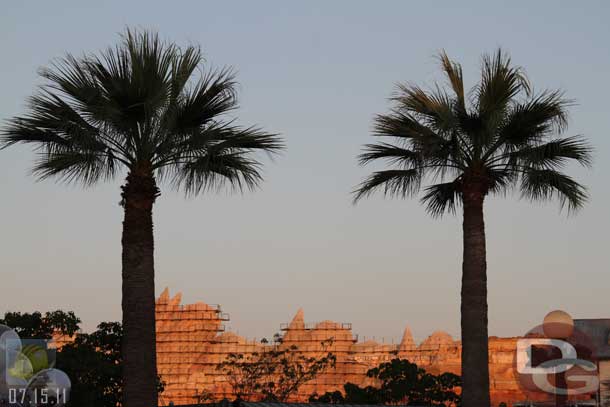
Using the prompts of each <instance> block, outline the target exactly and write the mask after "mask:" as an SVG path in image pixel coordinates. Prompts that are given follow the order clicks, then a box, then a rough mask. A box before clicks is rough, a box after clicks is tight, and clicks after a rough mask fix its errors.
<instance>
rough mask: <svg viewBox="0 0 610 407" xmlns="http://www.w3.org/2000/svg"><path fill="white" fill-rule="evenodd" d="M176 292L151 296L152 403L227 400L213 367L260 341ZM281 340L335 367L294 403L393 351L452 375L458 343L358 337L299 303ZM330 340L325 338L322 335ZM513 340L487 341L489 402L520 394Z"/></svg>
mask: <svg viewBox="0 0 610 407" xmlns="http://www.w3.org/2000/svg"><path fill="white" fill-rule="evenodd" d="M180 301H181V295H180V294H178V295H176V296H175V297H173V298H171V299H170V296H169V292H168V290H167V289H166V290H165V291H164V292H163V294H161V296H160V297H159V299H158V300H157V305H156V307H157V308H156V313H157V361H158V362H157V363H158V371H159V374H160V375H161V377H162V380H163V381H165V383H166V387H165V391H164V393H163V394H162V395H161V396H160V405H167V404H169V402H170V401H172V402H173V403H174V404H175V405H180V404H192V403H196V402H198V401H204V400H205V399H206V398H207V397H211V398H212V399H214V400H219V399H222V398H224V397H228V398H231V397H232V394H231V388H230V386H229V385H228V384H227V382H226V380H225V378H224V377H223V375H222V373H221V372H219V371H218V370H217V369H216V366H217V365H218V364H219V363H220V362H222V361H223V360H224V359H225V358H226V356H227V355H228V354H229V353H244V354H248V353H252V352H259V351H261V350H262V349H263V348H264V347H265V346H272V345H263V344H261V343H258V342H255V341H250V340H247V339H245V338H243V337H240V336H238V335H236V334H234V333H230V332H224V327H223V325H222V322H223V321H226V320H228V316H227V315H226V314H223V313H222V311H221V309H220V307H219V306H213V305H207V304H204V303H197V304H192V305H181V304H180ZM281 328H282V330H283V331H284V336H283V342H282V346H291V345H296V346H298V348H299V350H300V351H302V352H303V353H304V354H306V355H308V356H322V355H324V354H325V353H326V352H328V351H330V352H333V353H334V354H335V355H336V357H337V363H336V366H335V367H334V368H333V369H330V370H328V371H327V372H325V373H324V374H322V375H320V376H318V377H317V378H316V379H315V380H314V381H312V382H310V383H307V384H306V385H304V386H302V387H301V389H300V390H299V394H298V395H297V396H296V397H295V400H294V401H306V400H307V399H308V398H309V396H310V395H311V394H312V393H314V392H317V393H318V394H323V393H324V392H326V391H332V390H336V389H342V386H343V384H344V383H346V382H348V381H349V382H352V383H356V384H359V385H366V384H372V383H371V382H370V379H368V378H367V377H366V374H365V373H366V371H367V370H368V369H370V368H372V367H375V366H377V365H378V364H379V363H381V362H383V361H389V360H391V359H393V358H395V357H397V356H398V357H400V358H404V359H408V360H409V361H411V362H414V363H417V364H418V365H420V366H421V367H423V368H425V369H426V370H428V371H430V372H433V373H437V374H438V373H441V372H453V373H456V374H459V373H460V357H461V349H460V342H459V341H454V340H453V338H451V336H450V335H449V334H447V333H445V332H440V331H438V332H435V333H433V334H432V335H430V336H429V337H428V338H427V339H426V340H424V341H423V342H422V343H421V344H419V345H417V344H416V343H415V341H414V340H413V336H412V334H411V331H410V329H409V328H408V327H407V328H406V329H405V331H404V334H403V338H402V340H401V342H400V343H399V344H383V343H381V344H380V343H377V342H375V341H365V342H358V341H357V338H356V337H354V335H353V334H352V329H351V328H352V327H351V324H346V323H337V322H332V321H323V322H319V323H316V324H309V323H305V319H304V313H303V310H301V309H299V310H298V312H297V314H296V315H295V316H294V318H293V320H292V322H290V323H289V324H284V325H282V327H281ZM329 339H332V344H331V345H330V346H329V345H328V344H326V345H323V344H322V342H323V341H327V340H329ZM517 339H518V338H497V337H491V338H490V340H489V360H490V372H491V391H492V401H493V405H498V404H499V403H500V402H502V401H504V402H507V403H508V404H509V405H510V404H511V402H514V401H517V400H524V399H526V398H527V396H526V395H525V394H523V393H522V391H521V390H520V388H519V384H518V383H517V380H516V378H515V376H514V371H513V359H514V350H515V347H516V341H517Z"/></svg>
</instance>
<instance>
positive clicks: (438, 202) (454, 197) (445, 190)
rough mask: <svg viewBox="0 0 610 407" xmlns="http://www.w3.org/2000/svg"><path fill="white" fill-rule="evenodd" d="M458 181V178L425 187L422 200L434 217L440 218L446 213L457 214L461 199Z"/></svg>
mask: <svg viewBox="0 0 610 407" xmlns="http://www.w3.org/2000/svg"><path fill="white" fill-rule="evenodd" d="M458 181H459V180H457V179H456V180H454V181H453V182H445V183H441V184H435V185H431V186H429V187H426V188H425V189H424V195H423V196H422V198H421V202H422V204H424V205H425V206H426V210H427V211H428V213H429V214H430V215H431V216H432V217H435V218H439V217H441V216H442V215H443V214H445V213H451V214H455V212H456V209H457V207H458V206H459V205H460V201H461V199H460V191H459V182H458Z"/></svg>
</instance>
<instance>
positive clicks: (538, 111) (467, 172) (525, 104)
mask: <svg viewBox="0 0 610 407" xmlns="http://www.w3.org/2000/svg"><path fill="white" fill-rule="evenodd" d="M439 59H440V62H441V66H442V69H443V72H444V75H445V76H446V79H447V81H448V89H446V88H444V87H443V86H441V85H438V84H437V85H436V86H435V87H433V88H432V89H430V90H424V89H422V88H420V87H418V86H415V85H399V86H398V90H397V91H396V93H395V95H394V96H393V97H392V98H391V100H392V101H393V102H394V107H393V108H392V110H391V111H390V113H388V114H384V115H379V116H377V117H376V118H375V127H374V136H377V137H383V138H390V139H391V140H394V142H393V143H387V142H377V143H375V144H368V145H366V146H365V148H364V152H363V153H362V154H361V155H360V157H359V159H360V163H361V164H363V165H364V164H367V163H369V162H373V161H379V160H381V161H385V162H388V163H389V164H390V165H391V168H390V169H385V170H381V171H377V172H374V173H373V174H372V175H370V176H369V177H368V178H366V179H365V180H364V181H363V182H362V183H361V184H360V185H359V186H358V187H357V189H356V191H355V200H356V201H358V200H359V199H361V198H364V197H366V196H368V195H370V194H371V193H373V192H376V191H380V192H382V193H384V194H385V195H388V196H394V197H402V198H404V197H407V196H414V195H417V194H418V192H420V191H422V192H423V194H422V196H421V202H422V203H423V204H424V205H425V206H426V208H427V210H428V212H429V213H430V214H431V215H432V216H434V217H440V216H441V215H443V214H444V213H446V212H449V213H455V212H456V210H457V209H458V207H459V206H461V207H462V211H463V245H464V249H463V250H464V251H463V264H462V292H461V334H462V377H463V387H462V402H463V403H462V405H464V406H467V407H489V405H490V398H489V370H488V335H487V263H486V249H485V224H484V220H483V204H484V201H485V198H486V197H487V196H488V195H491V194H504V193H505V192H507V191H508V190H510V189H512V188H517V189H518V190H520V191H521V194H522V196H523V197H525V198H528V199H531V200H546V199H550V198H558V199H559V201H560V203H561V206H562V207H563V206H566V207H567V209H568V210H569V211H572V210H576V209H578V208H580V207H581V206H582V205H583V204H584V203H585V201H586V199H587V194H586V191H585V188H584V187H583V186H581V185H580V184H578V183H577V182H576V181H575V180H574V179H572V178H570V177H569V176H567V175H565V174H564V173H563V172H562V171H563V170H564V168H565V166H566V164H568V163H569V162H571V161H575V162H578V163H580V164H582V165H585V166H589V165H590V164H591V148H590V147H589V145H588V144H587V143H586V141H585V140H584V139H582V138H580V137H567V138H561V137H559V135H560V134H561V133H562V132H563V130H565V128H566V126H567V108H568V106H569V105H570V102H569V101H568V100H566V99H564V97H563V94H562V93H561V92H559V91H544V92H541V93H538V94H533V93H532V91H531V88H530V85H529V83H528V81H527V79H526V77H525V75H524V73H523V70H522V68H520V67H515V66H513V65H512V64H511V61H510V58H508V57H507V56H506V55H505V54H504V53H503V52H502V51H501V50H498V51H497V52H496V53H495V54H494V55H486V56H484V57H483V60H482V69H481V80H480V83H479V84H478V85H477V86H475V87H474V88H473V89H472V90H471V91H470V92H468V93H465V92H464V82H463V79H462V68H461V66H460V65H459V64H458V63H456V62H453V61H451V60H450V59H449V58H448V57H447V55H446V54H445V53H444V52H442V53H441V54H440V58H439ZM426 182H429V183H430V184H429V185H428V186H424V183H426Z"/></svg>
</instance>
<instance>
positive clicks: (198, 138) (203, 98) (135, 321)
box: [2, 30, 283, 407]
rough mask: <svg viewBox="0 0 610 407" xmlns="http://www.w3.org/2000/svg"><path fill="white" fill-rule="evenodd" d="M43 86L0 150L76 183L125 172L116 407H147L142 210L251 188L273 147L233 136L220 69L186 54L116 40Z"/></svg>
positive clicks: (144, 36) (149, 38)
mask: <svg viewBox="0 0 610 407" xmlns="http://www.w3.org/2000/svg"><path fill="white" fill-rule="evenodd" d="M41 75H42V77H43V78H45V79H46V80H47V83H46V84H45V85H44V86H42V87H41V88H40V90H39V92H38V93H36V94H35V95H34V96H32V97H31V99H30V102H29V111H28V113H27V114H26V115H24V116H21V117H16V118H13V119H12V120H10V121H9V124H8V125H7V127H6V128H5V129H4V130H3V139H2V141H3V144H4V146H5V147H6V146H8V145H12V144H16V143H26V144H33V145H34V146H35V147H36V148H37V149H38V150H39V152H40V154H39V156H38V161H37V162H36V164H35V166H34V170H33V171H34V173H35V174H36V175H38V176H39V177H40V178H48V177H59V179H61V180H64V181H68V182H72V181H73V182H81V183H83V184H86V185H90V184H93V183H96V182H98V181H103V180H110V179H113V178H115V177H116V176H117V175H118V174H119V173H126V178H125V183H124V185H123V186H122V194H121V197H122V201H121V204H122V206H123V208H124V216H125V217H124V221H123V235H122V246H123V255H122V280H123V288H122V294H123V297H122V298H123V300H122V309H123V327H124V342H123V359H124V368H123V375H124V386H125V388H124V393H123V394H124V401H123V403H124V404H123V405H125V406H126V407H151V406H156V405H157V404H156V403H157V392H156V387H155V386H156V352H155V291H154V256H153V248H154V240H153V220H152V209H153V204H154V203H155V200H156V199H157V198H158V197H159V195H160V191H159V188H158V183H160V182H162V181H165V182H166V183H169V184H170V185H172V186H174V187H177V188H180V189H183V190H184V191H186V193H187V194H198V193H202V192H207V191H210V190H216V189H217V188H220V187H222V186H224V185H227V186H230V187H233V188H235V189H243V188H254V187H256V186H257V185H258V184H259V182H260V181H261V180H262V178H261V173H260V165H261V163H260V162H259V161H258V160H257V158H256V157H255V156H254V155H253V153H254V152H256V151H263V152H267V153H275V152H278V151H279V150H280V149H281V148H282V147H283V145H282V141H281V139H280V138H279V137H278V136H277V135H274V134H269V133H266V132H264V131H262V130H260V129H258V128H256V127H239V126H237V125H235V124H234V122H233V120H231V119H227V118H226V114H227V113H230V112H232V111H233V110H234V109H235V108H236V107H237V97H236V89H235V88H236V82H235V78H234V75H233V74H232V72H231V70H229V69H224V70H220V71H207V72H206V71H205V70H204V66H203V59H202V53H201V51H200V49H199V48H198V47H194V46H189V47H186V48H180V47H178V46H176V45H173V44H170V43H167V42H164V41H161V40H160V39H159V38H158V35H156V34H154V33H147V32H132V31H129V30H128V31H127V33H126V34H125V35H124V36H123V37H122V42H120V44H119V45H117V46H115V47H113V48H109V49H107V50H105V51H103V52H101V53H99V54H98V55H87V56H84V57H81V58H75V57H73V56H71V55H67V56H66V57H65V58H63V59H61V60H59V61H58V62H56V63H54V64H53V65H52V66H51V67H50V68H47V69H43V70H42V71H41Z"/></svg>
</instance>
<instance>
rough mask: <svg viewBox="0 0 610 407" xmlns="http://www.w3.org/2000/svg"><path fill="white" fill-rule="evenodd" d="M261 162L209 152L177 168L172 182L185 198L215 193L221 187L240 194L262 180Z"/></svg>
mask: <svg viewBox="0 0 610 407" xmlns="http://www.w3.org/2000/svg"><path fill="white" fill-rule="evenodd" d="M260 167H261V163H260V162H258V161H256V160H254V159H252V158H249V156H248V155H247V154H245V153H240V152H234V153H231V152H226V151H222V152H215V151H214V152H212V151H210V152H209V153H208V154H204V155H202V156H200V157H198V158H193V159H191V160H189V161H187V162H185V163H184V164H182V165H180V166H179V168H178V171H177V172H176V173H175V176H174V178H173V183H174V185H175V187H176V188H177V189H182V190H184V191H185V193H186V194H187V195H197V194H200V193H202V192H204V191H210V190H218V189H220V188H222V187H224V186H225V185H229V186H230V187H231V188H232V189H235V190H238V191H243V190H244V189H254V188H256V187H257V186H258V184H259V183H260V181H262V175H261V173H260Z"/></svg>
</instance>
